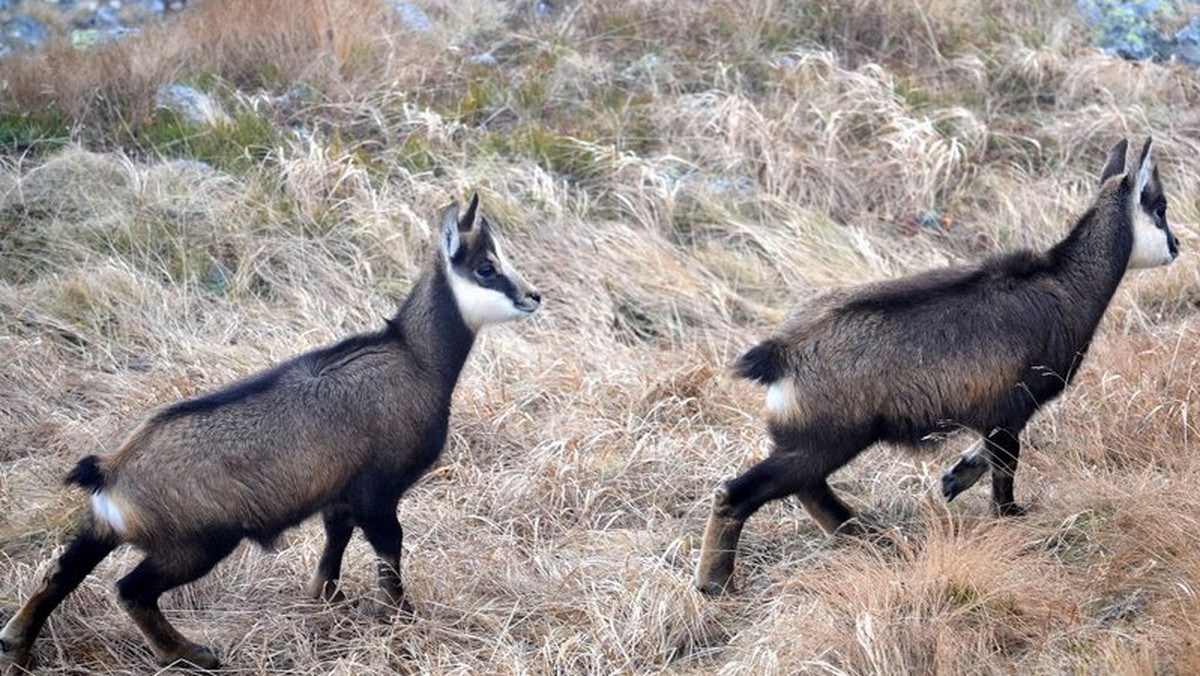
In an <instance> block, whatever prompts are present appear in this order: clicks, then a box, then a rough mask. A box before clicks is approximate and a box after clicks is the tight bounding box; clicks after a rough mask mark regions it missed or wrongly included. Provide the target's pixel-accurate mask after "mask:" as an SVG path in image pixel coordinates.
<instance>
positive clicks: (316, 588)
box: [308, 578, 346, 603]
mask: <svg viewBox="0 0 1200 676" xmlns="http://www.w3.org/2000/svg"><path fill="white" fill-rule="evenodd" d="M308 595H309V596H310V597H312V598H313V599H316V600H317V601H324V602H325V603H341V602H343V601H345V600H346V595H345V594H343V593H342V590H341V589H340V588H339V587H338V583H337V580H321V579H317V578H313V581H312V582H309V583H308Z"/></svg>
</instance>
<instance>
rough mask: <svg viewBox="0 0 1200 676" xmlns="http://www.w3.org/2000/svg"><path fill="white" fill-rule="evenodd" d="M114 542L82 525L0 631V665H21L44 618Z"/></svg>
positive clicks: (115, 543)
mask: <svg viewBox="0 0 1200 676" xmlns="http://www.w3.org/2000/svg"><path fill="white" fill-rule="evenodd" d="M117 544H118V543H117V541H116V540H115V539H114V538H111V537H101V536H99V535H97V534H96V533H95V532H93V531H92V530H91V529H90V528H85V529H84V531H83V532H82V533H80V534H79V535H78V536H76V538H75V540H74V541H72V542H71V544H70V545H69V546H68V547H67V550H66V551H65V552H63V553H62V555H61V556H59V557H58V561H57V563H56V565H55V567H54V570H53V571H51V572H50V574H49V575H47V576H46V579H45V580H44V581H43V582H42V586H41V587H40V588H39V589H38V590H37V591H36V592H34V594H33V596H30V597H29V599H28V600H27V601H25V605H23V606H21V609H20V610H19V611H17V614H16V615H14V616H13V617H12V619H11V620H9V621H8V624H6V625H5V626H4V631H2V632H0V665H3V664H4V662H6V661H7V662H11V663H14V664H17V665H22V664H24V662H25V661H26V660H27V659H28V656H29V649H30V647H31V646H32V645H33V641H34V639H36V638H37V635H38V633H39V632H40V631H41V630H42V625H43V624H45V622H46V618H48V617H49V616H50V613H51V612H52V611H53V610H54V609H55V608H57V607H58V604H60V603H62V601H63V599H65V598H66V597H67V595H68V594H70V593H71V592H72V591H74V590H75V588H76V587H78V586H79V583H81V582H83V579H84V578H85V577H87V575H88V573H90V572H92V570H93V569H94V568H95V567H96V566H97V564H99V563H100V562H101V561H103V560H104V557H106V556H108V555H109V553H111V552H112V550H113V549H115V548H116V547H117ZM2 671H3V669H0V672H2Z"/></svg>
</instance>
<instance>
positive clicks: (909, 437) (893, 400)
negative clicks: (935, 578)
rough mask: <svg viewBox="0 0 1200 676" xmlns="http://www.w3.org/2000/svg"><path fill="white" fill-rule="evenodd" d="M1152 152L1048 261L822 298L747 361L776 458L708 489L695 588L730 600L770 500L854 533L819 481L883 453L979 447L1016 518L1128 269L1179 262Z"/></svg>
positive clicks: (1100, 199) (1116, 182)
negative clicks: (1031, 438) (894, 448)
mask: <svg viewBox="0 0 1200 676" xmlns="http://www.w3.org/2000/svg"><path fill="white" fill-rule="evenodd" d="M1150 145H1151V144H1150V140H1149V139H1147V141H1146V144H1145V146H1144V147H1143V148H1142V153H1141V157H1140V159H1139V160H1138V162H1137V164H1136V165H1135V167H1134V169H1133V170H1132V171H1130V172H1126V171H1125V154H1126V142H1125V141H1121V142H1120V143H1118V144H1117V145H1116V146H1115V147H1114V148H1113V149H1112V152H1111V154H1110V155H1109V158H1108V162H1107V163H1106V164H1105V166H1104V170H1103V171H1102V172H1101V174H1100V191H1099V194H1098V195H1097V196H1096V199H1095V201H1094V202H1093V203H1092V206H1091V208H1090V209H1088V210H1087V212H1086V213H1085V214H1084V215H1083V216H1082V217H1080V218H1079V220H1078V222H1077V223H1076V224H1075V227H1074V228H1072V229H1071V232H1070V233H1069V234H1068V235H1067V237H1066V238H1065V239H1063V240H1062V241H1061V242H1059V243H1058V244H1056V245H1055V246H1053V247H1052V248H1050V249H1049V250H1048V251H1043V252H1034V251H1017V252H1014V253H1009V254H1006V255H1001V256H997V257H994V258H991V259H988V260H984V261H982V262H980V263H978V264H975V265H970V266H965V267H952V268H945V269H939V270H932V271H929V272H925V273H922V274H918V275H915V276H912V277H906V278H903V279H897V280H891V281H883V282H877V283H873V284H867V285H864V286H860V287H856V288H852V289H849V290H845V291H840V292H834V293H831V294H829V295H826V296H823V297H821V298H819V299H817V300H815V301H814V302H812V303H810V304H808V305H805V306H803V307H800V308H798V309H796V310H795V311H794V312H792V313H791V314H790V316H789V317H788V318H787V319H785V320H784V322H783V323H782V325H780V326H779V328H778V329H776V330H775V332H774V333H773V334H772V335H771V336H770V337H769V338H767V340H765V341H763V342H762V343H760V344H758V345H757V346H755V347H753V348H751V349H750V350H749V351H748V352H746V353H745V354H744V355H742V357H741V358H740V360H739V361H738V362H737V364H736V367H735V369H736V372H737V373H738V374H739V375H740V376H742V377H745V378H748V379H750V380H753V381H756V382H759V383H762V384H764V385H768V386H769V389H768V390H767V408H768V418H767V426H768V430H769V432H770V436H771V440H772V442H773V446H774V448H773V449H772V452H771V454H770V455H769V456H768V457H767V458H766V459H765V460H763V461H762V462H760V463H758V464H757V465H755V466H753V467H751V468H750V469H749V471H747V472H745V473H744V474H742V475H741V476H738V477H737V478H735V479H732V480H731V481H728V482H726V483H724V484H723V485H722V486H721V487H719V488H718V489H717V491H716V495H715V497H714V499H713V505H712V512H711V514H710V516H709V519H708V524H707V527H706V529H705V533H704V541H703V544H702V546H701V552H700V561H699V564H698V566H697V570H696V580H695V583H696V585H697V586H698V587H699V588H700V589H701V590H704V591H706V592H709V593H719V592H721V591H723V590H725V589H726V588H727V586H728V585H729V581H730V577H731V576H732V574H733V567H734V559H735V555H736V550H737V543H738V538H739V536H740V534H741V531H742V526H743V524H744V523H745V521H746V519H747V518H749V516H750V515H751V514H753V513H754V512H755V511H756V510H758V508H759V507H761V506H762V505H763V504H764V503H766V502H767V501H769V500H774V499H777V498H782V497H784V496H787V495H793V494H794V495H796V496H797V497H799V499H800V502H801V503H802V504H803V505H804V508H805V509H806V510H807V511H808V513H809V514H810V515H811V516H812V517H813V518H814V519H815V520H816V521H817V523H818V524H820V526H821V527H822V528H823V529H825V530H826V531H827V532H829V533H834V532H837V531H842V532H846V531H855V530H857V529H858V526H857V524H855V523H847V522H848V521H849V520H850V519H851V518H852V517H853V516H854V515H853V513H852V512H851V511H850V509H849V508H848V507H846V505H845V504H843V503H842V501H841V500H839V499H838V498H837V496H836V495H834V493H833V491H832V490H830V488H829V483H828V481H827V478H828V477H829V475H830V474H831V473H833V472H834V471H836V470H837V469H838V468H840V467H842V466H843V465H845V464H846V463H848V462H850V460H851V459H853V458H854V457H855V456H857V455H858V454H859V453H860V452H862V451H863V450H864V449H865V448H867V447H868V446H870V445H871V444H873V443H875V442H878V441H887V442H893V443H898V444H903V445H908V446H920V445H922V444H923V443H925V442H926V441H927V440H929V439H932V438H935V437H937V436H939V435H942V434H944V433H946V432H948V431H952V430H956V429H962V428H969V429H971V430H974V431H976V432H978V433H979V434H980V435H982V437H983V438H984V440H985V443H983V444H981V445H980V446H979V447H978V448H981V449H982V451H981V455H982V456H983V457H984V458H986V464H987V465H988V466H989V467H990V468H991V472H992V500H993V503H994V506H995V509H996V510H997V511H998V512H999V513H1000V514H1006V515H1007V514H1019V513H1020V512H1021V508H1020V507H1018V506H1017V504H1016V503H1015V502H1014V501H1013V473H1014V472H1016V470H1017V457H1018V455H1019V453H1020V441H1019V435H1020V434H1021V431H1022V430H1023V429H1024V427H1025V424H1026V423H1027V422H1028V421H1029V418H1030V416H1032V415H1033V414H1034V412H1035V411H1037V410H1038V407H1039V406H1041V405H1042V404H1044V403H1046V402H1047V401H1050V400H1051V399H1053V398H1054V397H1055V396H1057V395H1058V394H1059V393H1060V392H1061V391H1062V390H1063V388H1064V387H1065V386H1066V385H1067V383H1069V382H1070V380H1071V378H1072V377H1073V376H1074V375H1075V372H1076V369H1077V368H1078V366H1079V363H1080V360H1081V359H1082V358H1083V355H1084V353H1085V352H1086V351H1087V348H1088V344H1089V343H1090V341H1091V339H1092V334H1093V333H1094V332H1095V330H1096V326H1097V324H1098V323H1099V322H1100V318H1101V317H1102V316H1103V314H1104V311H1105V308H1107V307H1108V303H1109V301H1110V299H1111V298H1112V296H1113V293H1114V292H1115V291H1116V289H1117V285H1118V284H1119V283H1120V281H1121V278H1122V277H1123V276H1124V275H1125V271H1126V269H1128V268H1142V267H1152V266H1158V265H1165V264H1167V263H1170V262H1171V261H1172V260H1174V259H1175V257H1176V256H1177V255H1178V251H1179V249H1178V240H1177V239H1176V238H1175V236H1174V235H1172V234H1171V231H1170V228H1169V227H1168V225H1167V217H1166V210H1167V201H1166V198H1165V197H1164V196H1163V191H1162V186H1161V184H1160V183H1159V178H1158V170H1157V169H1156V168H1155V165H1154V162H1153V160H1152V159H1151V153H1150ZM978 455H979V454H968V455H966V456H964V458H965V459H964V461H963V462H961V463H960V465H961V467H960V468H958V469H957V470H951V472H950V473H948V476H947V479H946V480H945V484H944V485H945V487H946V493H947V495H948V496H949V497H953V495H954V494H956V493H957V491H960V490H962V488H964V487H966V485H969V483H970V482H971V481H973V480H974V479H976V478H978V473H981V472H982V469H981V467H982V464H983V463H982V462H976V463H975V464H971V461H972V460H973V459H976V458H977V457H978ZM973 472H978V473H974V474H973Z"/></svg>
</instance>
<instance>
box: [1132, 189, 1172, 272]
mask: <svg viewBox="0 0 1200 676" xmlns="http://www.w3.org/2000/svg"><path fill="white" fill-rule="evenodd" d="M1131 199H1132V198H1131ZM1167 238H1168V234H1167V231H1166V230H1163V229H1162V228H1159V227H1158V226H1157V225H1156V224H1155V222H1154V217H1153V216H1151V215H1150V214H1148V213H1146V211H1145V210H1144V209H1142V205H1141V203H1140V202H1134V205H1133V251H1131V252H1130V253H1129V265H1128V267H1129V269H1131V270H1132V269H1136V268H1153V267H1157V266H1159V265H1166V264H1167V263H1170V262H1171V261H1172V260H1173V258H1172V257H1171V245H1170V243H1169V242H1168V240H1167Z"/></svg>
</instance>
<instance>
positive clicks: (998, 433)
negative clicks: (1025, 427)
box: [986, 429, 1025, 516]
mask: <svg viewBox="0 0 1200 676" xmlns="http://www.w3.org/2000/svg"><path fill="white" fill-rule="evenodd" d="M986 449H987V460H988V464H989V465H990V466H991V468H992V507H993V508H994V509H995V510H996V513H998V514H999V515H1000V516H1020V515H1022V514H1024V513H1025V508H1024V507H1021V506H1020V505H1018V504H1017V503H1016V502H1015V501H1014V500H1013V475H1014V474H1016V473H1017V459H1018V458H1019V457H1020V455H1021V440H1020V438H1019V437H1018V433H1016V432H1009V431H1007V430H1002V429H996V430H993V431H992V433H991V434H989V435H988V436H987V444H986Z"/></svg>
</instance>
